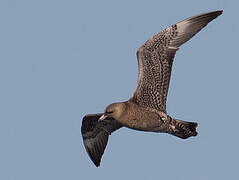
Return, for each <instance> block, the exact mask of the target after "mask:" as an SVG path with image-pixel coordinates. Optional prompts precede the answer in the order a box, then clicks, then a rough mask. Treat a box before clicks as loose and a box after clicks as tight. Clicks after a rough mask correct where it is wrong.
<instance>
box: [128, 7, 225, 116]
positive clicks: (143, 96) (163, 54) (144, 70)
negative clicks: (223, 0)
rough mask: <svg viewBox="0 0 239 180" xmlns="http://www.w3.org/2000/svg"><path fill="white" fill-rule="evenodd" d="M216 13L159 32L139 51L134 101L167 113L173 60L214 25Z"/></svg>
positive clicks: (202, 15) (219, 12)
mask: <svg viewBox="0 0 239 180" xmlns="http://www.w3.org/2000/svg"><path fill="white" fill-rule="evenodd" d="M221 14H222V11H214V12H209V13H205V14H201V15H198V16H194V17H191V18H188V19H186V20H184V21H181V22H179V23H177V24H175V25H172V26H170V27H168V28H166V29H164V30H163V31H161V32H159V33H158V34H156V35H155V36H153V38H151V39H150V40H148V41H147V42H146V43H145V44H144V45H143V46H141V47H140V48H139V49H138V52H137V58H138V83H137V87H136V90H135V92H134V94H133V97H132V98H131V99H130V100H131V101H133V102H135V103H137V104H139V105H141V106H146V107H151V108H154V109H158V110H160V111H164V112H166V99H167V93H168V87H169V81H170V75H171V69H172V64H173V59H174V56H175V53H176V51H177V50H178V47H179V46H181V45H182V44H183V43H185V42H186V41H188V40H189V39H190V38H191V37H193V36H194V35H195V34H196V33H197V32H199V31H200V30H201V29H202V28H203V27H205V26H206V25H207V24H208V23H209V22H210V21H212V20H213V19H215V18H216V17H217V16H219V15H221Z"/></svg>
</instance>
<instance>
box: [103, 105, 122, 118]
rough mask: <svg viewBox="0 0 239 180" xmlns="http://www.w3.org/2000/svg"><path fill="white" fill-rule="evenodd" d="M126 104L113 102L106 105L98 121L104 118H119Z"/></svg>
mask: <svg viewBox="0 0 239 180" xmlns="http://www.w3.org/2000/svg"><path fill="white" fill-rule="evenodd" d="M125 109H126V105H125V104H124V103H113V104H110V105H109V106H107V107H106V109H105V112H104V114H103V115H102V116H101V117H100V119H99V121H102V120H104V119H105V118H114V119H115V120H119V118H120V117H121V115H122V114H123V113H124V111H125Z"/></svg>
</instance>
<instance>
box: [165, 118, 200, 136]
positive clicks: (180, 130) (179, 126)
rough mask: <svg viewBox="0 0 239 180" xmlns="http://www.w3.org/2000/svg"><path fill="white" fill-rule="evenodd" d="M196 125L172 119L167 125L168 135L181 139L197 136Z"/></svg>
mask: <svg viewBox="0 0 239 180" xmlns="http://www.w3.org/2000/svg"><path fill="white" fill-rule="evenodd" d="M197 125H198V124H197V123H195V122H186V121H182V120H178V119H172V121H171V122H170V125H169V131H168V133H169V134H172V135H174V136H177V137H180V138H182V139H186V138H189V137H191V136H197V131H196V128H197Z"/></svg>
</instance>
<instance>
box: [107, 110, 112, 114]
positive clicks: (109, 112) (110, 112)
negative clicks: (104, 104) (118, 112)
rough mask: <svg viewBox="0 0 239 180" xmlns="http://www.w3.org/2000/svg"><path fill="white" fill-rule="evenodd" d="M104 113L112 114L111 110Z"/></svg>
mask: <svg viewBox="0 0 239 180" xmlns="http://www.w3.org/2000/svg"><path fill="white" fill-rule="evenodd" d="M105 113H106V114H112V113H113V111H106V112H105Z"/></svg>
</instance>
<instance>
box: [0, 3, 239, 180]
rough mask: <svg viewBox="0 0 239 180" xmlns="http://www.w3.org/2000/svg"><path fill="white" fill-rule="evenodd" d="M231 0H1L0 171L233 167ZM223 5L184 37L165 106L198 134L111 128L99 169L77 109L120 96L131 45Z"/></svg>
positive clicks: (142, 174)
mask: <svg viewBox="0 0 239 180" xmlns="http://www.w3.org/2000/svg"><path fill="white" fill-rule="evenodd" d="M238 6H239V3H238V2H237V1H235V0H234V1H232V0H231V1H227V0H210V1H208V0H201V1H191V0H182V1H172V0H169V1H160V0H157V1H156V0H148V1H136V0H132V1H126V0H121V1H107V0H101V1H76V0H69V1H62V0H60V1H57V0H47V1H46V0H41V1H30V0H28V1H27V0H22V1H16V0H7V1H6V0H2V1H1V2H0V22H1V25H0V84H1V87H0V145H1V147H0V179H3V180H15V179H17V180H32V179H34V180H38V179H39V180H40V179H45V180H48V179H49V180H51V179H58V180H63V179H64V180H65V179H71V180H79V179H95V178H100V179H116V180H117V179H142V180H143V179H165V180H167V179H179V180H185V179H192V178H193V179H194V180H211V179H218V180H220V179H236V178H238V174H237V169H238V160H239V158H238V157H239V156H238V152H239V144H238V133H237V132H238V127H239V121H238V91H239V85H238V77H239V72H238V67H239V61H238V40H239V38H238V32H239V25H238V19H237V17H238ZM218 9H223V10H224V13H223V15H222V16H220V17H218V18H217V19H216V20H214V21H213V22H211V23H210V24H209V25H208V26H207V27H206V28H205V29H204V30H202V31H201V32H200V33H199V34H198V35H197V36H195V37H193V38H192V39H191V40H190V41H189V42H187V43H186V44H185V45H183V46H182V47H181V48H180V50H179V51H178V52H177V54H176V58H175V63H174V66H173V72H172V78H171V84H170V89H169V96H168V101H167V108H168V113H169V114H170V115H171V116H173V117H175V118H178V119H182V120H188V121H196V122H198V123H199V127H198V132H199V134H198V136H197V137H193V138H190V139H187V140H182V139H179V138H176V137H173V136H170V135H167V134H154V133H144V132H137V131H133V130H129V129H126V128H123V129H121V130H120V131H117V132H116V133H114V134H113V135H112V136H111V137H110V141H109V143H108V146H107V149H106V151H105V154H104V156H103V158H102V164H101V167H100V168H95V167H94V165H93V163H92V162H91V161H90V160H89V157H88V156H87V154H86V152H85V149H84V147H83V142H82V138H81V133H80V127H81V120H82V117H83V116H84V115H85V114H88V113H98V112H103V110H104V108H105V107H106V106H107V105H108V104H110V103H112V102H116V101H124V100H127V99H128V98H129V97H130V96H131V95H132V93H133V90H134V89H135V86H136V81H137V60H136V51H137V49H138V47H140V46H141V45H142V44H143V43H144V42H145V41H146V40H147V39H149V38H150V37H152V35H154V34H155V33H157V32H159V31H161V30H162V29H163V28H165V27H167V26H169V25H172V24H174V23H176V22H178V21H181V20H183V19H185V18H188V17H190V16H194V15H197V14H200V13H204V12H207V11H212V10H218Z"/></svg>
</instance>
